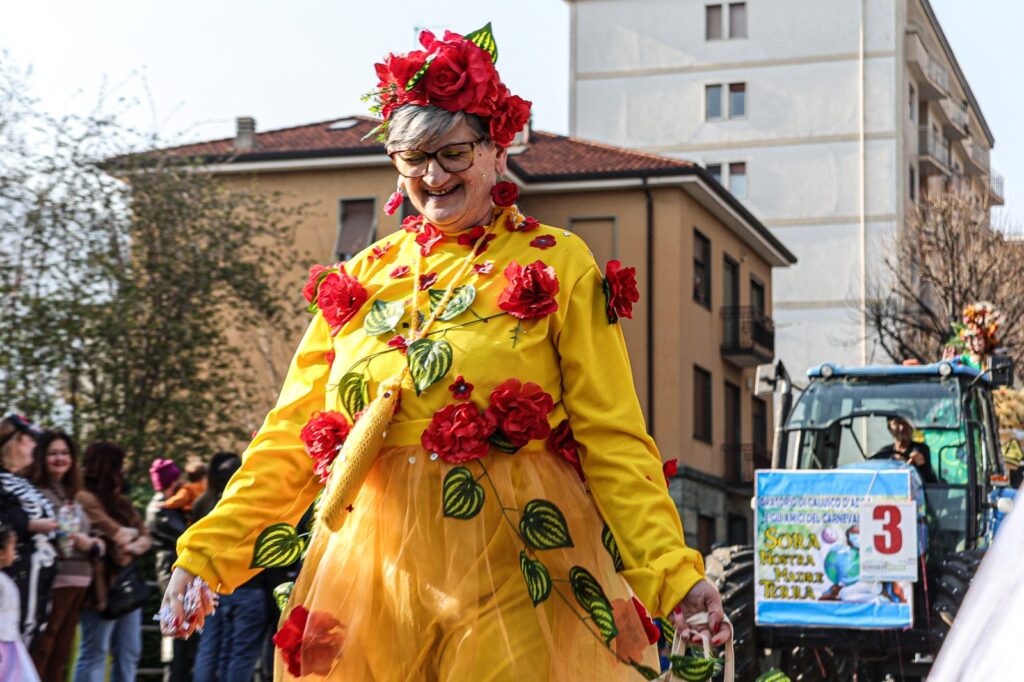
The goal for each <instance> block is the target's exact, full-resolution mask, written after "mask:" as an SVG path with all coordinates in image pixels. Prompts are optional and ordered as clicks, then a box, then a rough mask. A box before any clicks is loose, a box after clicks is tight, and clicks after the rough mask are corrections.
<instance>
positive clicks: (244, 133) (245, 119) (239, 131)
mask: <svg viewBox="0 0 1024 682" xmlns="http://www.w3.org/2000/svg"><path fill="white" fill-rule="evenodd" d="M255 148H256V119H254V118H253V117H252V116H239V117H238V118H237V119H235V149H237V150H238V151H244V150H248V149H255Z"/></svg>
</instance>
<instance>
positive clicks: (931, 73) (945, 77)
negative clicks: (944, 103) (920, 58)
mask: <svg viewBox="0 0 1024 682" xmlns="http://www.w3.org/2000/svg"><path fill="white" fill-rule="evenodd" d="M925 75H927V76H928V80H930V81H931V82H932V83H934V84H935V85H936V86H937V87H938V88H939V90H940V91H941V92H949V72H948V71H946V67H945V66H943V65H942V62H940V61H939V60H938V59H936V58H935V57H932V56H931V55H928V67H927V70H926V71H925Z"/></svg>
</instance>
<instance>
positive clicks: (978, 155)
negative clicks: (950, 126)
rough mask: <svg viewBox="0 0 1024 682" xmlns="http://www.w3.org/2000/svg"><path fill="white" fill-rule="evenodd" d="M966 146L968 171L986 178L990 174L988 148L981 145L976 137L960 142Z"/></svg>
mask: <svg viewBox="0 0 1024 682" xmlns="http://www.w3.org/2000/svg"><path fill="white" fill-rule="evenodd" d="M960 144H962V145H963V146H964V152H965V156H966V158H967V167H966V170H967V171H969V172H971V173H974V174H975V175H980V176H985V175H987V174H988V148H987V147H986V146H985V145H983V144H981V142H979V141H978V138H976V137H973V136H972V137H967V138H964V139H963V140H961V141H960Z"/></svg>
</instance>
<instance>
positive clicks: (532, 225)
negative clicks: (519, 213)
mask: <svg viewBox="0 0 1024 682" xmlns="http://www.w3.org/2000/svg"><path fill="white" fill-rule="evenodd" d="M538 227H540V221H539V220H537V219H536V218H534V217H533V216H532V215H528V216H526V219H525V220H524V221H523V224H522V225H520V226H519V231H520V232H533V231H534V230H536V229H537V228H538Z"/></svg>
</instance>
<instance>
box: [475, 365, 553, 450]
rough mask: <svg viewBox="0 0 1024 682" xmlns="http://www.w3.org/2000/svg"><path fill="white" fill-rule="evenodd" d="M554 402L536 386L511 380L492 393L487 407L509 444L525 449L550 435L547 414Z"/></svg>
mask: <svg viewBox="0 0 1024 682" xmlns="http://www.w3.org/2000/svg"><path fill="white" fill-rule="evenodd" d="M553 409H555V401H554V400H552V399H551V396H550V395H548V394H547V393H545V392H544V389H542V388H541V387H540V386H538V385H537V384H535V383H532V382H527V383H525V384H524V383H522V382H521V381H519V380H518V379H509V380H508V381H506V382H505V383H503V384H501V385H499V386H498V387H497V388H495V389H494V390H493V391H491V404H490V406H489V407H488V408H487V413H488V414H490V415H491V416H492V417H493V418H494V421H495V423H496V424H497V427H498V430H499V431H501V433H502V435H503V436H504V437H505V440H507V441H508V442H509V443H510V444H512V445H514V446H515V447H522V446H524V445H526V444H527V443H529V442H530V441H531V440H536V439H539V438H547V437H548V434H550V433H551V425H550V424H548V414H549V413H550V412H551V410H553Z"/></svg>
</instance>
